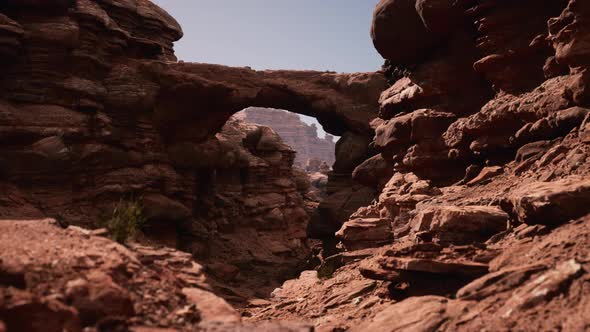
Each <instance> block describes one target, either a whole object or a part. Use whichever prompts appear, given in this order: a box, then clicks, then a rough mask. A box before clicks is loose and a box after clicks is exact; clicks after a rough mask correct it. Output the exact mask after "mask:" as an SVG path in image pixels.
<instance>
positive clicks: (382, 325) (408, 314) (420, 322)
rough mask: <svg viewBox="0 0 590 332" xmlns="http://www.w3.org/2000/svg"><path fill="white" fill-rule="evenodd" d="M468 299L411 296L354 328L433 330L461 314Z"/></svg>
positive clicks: (385, 331) (391, 331)
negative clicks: (456, 299)
mask: <svg viewBox="0 0 590 332" xmlns="http://www.w3.org/2000/svg"><path fill="white" fill-rule="evenodd" d="M468 304H469V302H463V301H453V300H449V299H447V298H444V297H439V296H422V297H412V298H409V299H407V300H405V301H402V302H399V303H395V304H392V305H390V306H389V307H388V308H386V309H385V310H383V311H381V312H380V313H378V314H377V315H376V316H375V317H374V318H372V319H370V320H369V321H368V322H364V323H363V324H361V325H359V326H357V327H355V328H353V329H352V330H351V331H353V332H363V331H372V332H394V331H415V332H431V331H437V330H439V329H441V326H442V325H443V324H444V323H445V322H446V321H450V320H452V319H453V318H455V317H458V316H459V315H461V313H462V311H463V310H464V309H466V308H467V306H468Z"/></svg>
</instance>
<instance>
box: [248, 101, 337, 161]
mask: <svg viewBox="0 0 590 332" xmlns="http://www.w3.org/2000/svg"><path fill="white" fill-rule="evenodd" d="M236 116H237V117H239V118H241V119H243V120H244V121H246V122H250V123H255V124H259V125H263V126H267V127H271V128H272V129H274V130H275V131H276V132H277V133H278V134H279V136H281V138H282V139H283V141H284V142H285V144H287V145H289V146H290V147H292V148H293V150H295V151H296V152H297V155H296V157H295V164H294V165H295V166H300V167H303V166H305V165H306V163H307V161H308V160H310V159H318V160H321V161H325V162H326V163H328V165H330V166H331V165H332V164H334V161H335V160H336V157H335V155H334V150H335V149H336V143H334V136H332V135H330V134H326V136H325V137H324V138H320V137H318V128H317V127H316V125H315V124H311V125H308V124H307V123H305V122H303V121H302V120H301V118H300V117H299V115H297V114H295V113H290V112H287V111H283V110H278V109H272V108H258V107H250V108H247V109H245V110H244V111H242V112H240V113H238V114H236Z"/></svg>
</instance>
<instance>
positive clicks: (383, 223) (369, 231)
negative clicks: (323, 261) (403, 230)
mask: <svg viewBox="0 0 590 332" xmlns="http://www.w3.org/2000/svg"><path fill="white" fill-rule="evenodd" d="M336 237H337V238H338V239H340V240H341V241H342V243H343V244H344V246H345V247H346V249H348V250H358V249H364V248H371V247H379V246H381V245H383V244H385V243H388V242H392V241H393V233H392V231H391V223H390V221H389V220H387V219H379V218H371V219H361V218H357V219H352V220H349V221H347V222H345V223H344V225H342V228H340V230H339V231H338V232H337V233H336Z"/></svg>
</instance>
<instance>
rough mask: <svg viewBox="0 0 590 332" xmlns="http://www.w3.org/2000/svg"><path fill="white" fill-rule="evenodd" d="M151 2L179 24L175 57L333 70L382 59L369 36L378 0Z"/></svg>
mask: <svg viewBox="0 0 590 332" xmlns="http://www.w3.org/2000/svg"><path fill="white" fill-rule="evenodd" d="M152 1H153V2H155V3H156V4H158V5H159V6H160V7H162V8H164V9H165V10H166V11H168V13H170V14H171V15H172V16H174V18H176V20H177V21H178V22H179V23H180V25H181V26H182V28H183V31H184V37H183V38H182V39H181V40H180V41H179V42H177V43H176V45H175V50H176V55H177V57H178V58H179V60H184V61H191V62H205V63H217V64H224V65H228V66H250V67H252V68H254V69H300V70H304V69H311V70H321V71H323V70H330V71H337V72H358V71H375V70H378V69H379V68H380V67H381V64H382V63H383V59H382V58H381V56H379V54H378V53H377V51H375V48H374V47H373V44H372V42H371V38H370V34H369V31H370V27H371V19H372V15H373V9H374V8H375V5H376V4H377V2H379V0H152ZM301 117H302V119H303V120H304V121H305V122H307V123H316V124H317V121H315V119H313V118H309V117H305V116H301ZM318 128H321V126H319V124H318ZM323 135H324V133H323V132H320V136H322V137H323Z"/></svg>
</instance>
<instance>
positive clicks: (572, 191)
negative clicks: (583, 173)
mask: <svg viewBox="0 0 590 332" xmlns="http://www.w3.org/2000/svg"><path fill="white" fill-rule="evenodd" d="M510 201H511V202H512V205H513V206H514V213H515V215H516V216H517V217H518V220H519V221H520V222H523V223H526V224H529V225H534V224H542V225H559V224H561V223H564V222H567V221H569V220H572V219H576V218H579V217H582V216H585V215H586V214H588V213H589V212H590V211H589V209H588V206H589V204H590V180H588V179H585V178H580V177H575V176H574V177H568V178H565V179H563V180H558V181H554V182H533V183H529V184H525V185H523V186H521V187H519V188H517V189H516V190H514V191H513V192H512V193H511V194H510Z"/></svg>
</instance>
